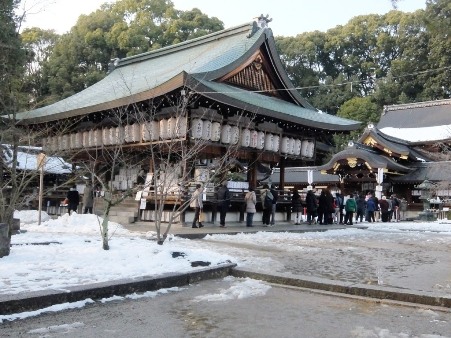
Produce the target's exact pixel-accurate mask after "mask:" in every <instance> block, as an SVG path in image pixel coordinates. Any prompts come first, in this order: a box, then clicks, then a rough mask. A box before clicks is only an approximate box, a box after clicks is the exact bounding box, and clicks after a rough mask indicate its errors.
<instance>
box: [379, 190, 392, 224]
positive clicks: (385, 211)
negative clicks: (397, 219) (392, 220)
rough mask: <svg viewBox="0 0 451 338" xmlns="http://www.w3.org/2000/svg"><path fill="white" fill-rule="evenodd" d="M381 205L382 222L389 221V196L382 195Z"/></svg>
mask: <svg viewBox="0 0 451 338" xmlns="http://www.w3.org/2000/svg"><path fill="white" fill-rule="evenodd" d="M379 207H380V209H381V220H382V222H384V223H385V222H388V221H389V217H390V204H389V203H388V201H387V197H385V196H382V198H381V200H380V201H379Z"/></svg>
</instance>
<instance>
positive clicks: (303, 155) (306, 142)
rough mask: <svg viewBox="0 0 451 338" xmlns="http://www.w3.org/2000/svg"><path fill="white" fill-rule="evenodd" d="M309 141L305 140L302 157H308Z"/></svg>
mask: <svg viewBox="0 0 451 338" xmlns="http://www.w3.org/2000/svg"><path fill="white" fill-rule="evenodd" d="M308 144H309V141H308V140H303V141H302V145H301V156H302V157H307V148H308Z"/></svg>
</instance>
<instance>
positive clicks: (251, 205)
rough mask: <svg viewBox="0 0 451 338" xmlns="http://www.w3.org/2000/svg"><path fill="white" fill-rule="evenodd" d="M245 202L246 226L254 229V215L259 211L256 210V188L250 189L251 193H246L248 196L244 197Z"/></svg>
mask: <svg viewBox="0 0 451 338" xmlns="http://www.w3.org/2000/svg"><path fill="white" fill-rule="evenodd" d="M244 201H245V202H246V226H247V227H252V226H253V225H252V222H253V220H254V214H255V212H256V211H257V210H256V208H255V204H256V203H257V196H256V195H255V191H254V188H252V187H249V191H248V192H247V193H246V196H244Z"/></svg>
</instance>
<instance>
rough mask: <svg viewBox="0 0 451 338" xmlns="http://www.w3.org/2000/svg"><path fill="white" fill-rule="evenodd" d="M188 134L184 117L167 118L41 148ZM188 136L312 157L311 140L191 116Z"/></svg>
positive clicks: (55, 140)
mask: <svg viewBox="0 0 451 338" xmlns="http://www.w3.org/2000/svg"><path fill="white" fill-rule="evenodd" d="M186 133H187V122H186V118H184V117H183V118H169V119H162V120H160V121H149V122H146V123H143V124H138V123H135V124H131V125H126V126H120V127H111V128H103V129H92V130H89V131H84V132H78V133H73V134H65V135H60V136H50V137H48V138H46V139H44V150H53V151H56V150H67V149H77V148H83V147H96V146H101V145H107V146H108V145H116V144H123V143H133V142H141V141H157V140H161V139H162V140H168V139H172V138H181V137H184V136H185V135H186ZM191 137H192V138H193V139H198V140H206V141H212V142H221V143H223V144H231V145H240V146H242V147H248V148H255V149H259V150H263V149H264V150H266V151H273V152H279V150H280V152H281V153H282V154H287V155H295V156H299V155H301V156H303V157H307V158H312V157H313V155H314V148H315V143H314V141H313V140H309V139H305V140H301V139H295V138H292V137H287V136H284V137H282V138H280V136H279V135H277V134H273V133H267V132H266V133H265V132H263V131H259V130H255V129H249V128H243V129H241V128H240V127H238V126H236V125H229V124H221V123H219V122H212V121H208V120H202V119H199V118H194V119H192V120H191Z"/></svg>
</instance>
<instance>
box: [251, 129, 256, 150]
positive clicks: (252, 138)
mask: <svg viewBox="0 0 451 338" xmlns="http://www.w3.org/2000/svg"><path fill="white" fill-rule="evenodd" d="M257 143H258V132H257V131H256V130H251V148H257Z"/></svg>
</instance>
